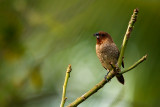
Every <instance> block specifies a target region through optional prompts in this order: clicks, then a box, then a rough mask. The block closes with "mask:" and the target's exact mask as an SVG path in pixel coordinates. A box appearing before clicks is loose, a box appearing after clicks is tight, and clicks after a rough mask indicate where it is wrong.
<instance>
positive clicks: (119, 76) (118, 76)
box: [116, 74, 124, 85]
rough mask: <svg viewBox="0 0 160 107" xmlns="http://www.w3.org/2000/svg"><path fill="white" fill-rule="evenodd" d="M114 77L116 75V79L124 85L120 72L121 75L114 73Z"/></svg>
mask: <svg viewBox="0 0 160 107" xmlns="http://www.w3.org/2000/svg"><path fill="white" fill-rule="evenodd" d="M116 77H117V80H118V81H119V82H120V83H121V84H123V85H124V77H123V75H122V74H121V75H116Z"/></svg>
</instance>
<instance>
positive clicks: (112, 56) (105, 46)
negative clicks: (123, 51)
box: [94, 31, 124, 84]
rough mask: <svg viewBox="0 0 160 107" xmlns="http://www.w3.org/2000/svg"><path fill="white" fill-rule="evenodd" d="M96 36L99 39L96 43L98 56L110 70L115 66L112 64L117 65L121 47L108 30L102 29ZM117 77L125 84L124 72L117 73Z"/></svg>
mask: <svg viewBox="0 0 160 107" xmlns="http://www.w3.org/2000/svg"><path fill="white" fill-rule="evenodd" d="M94 36H95V37H96V40H97V43H96V54H97V57H98V58H99V60H100V62H101V64H102V66H103V67H104V68H105V69H106V70H107V71H109V72H110V71H111V70H112V67H113V66H112V64H113V65H117V62H118V58H119V54H120V52H119V49H118V47H117V46H116V44H115V43H114V41H113V40H112V37H111V36H110V35H109V34H108V33H107V32H104V31H100V32H98V33H95V34H94ZM122 67H123V68H124V62H123V61H122ZM109 72H108V73H109ZM119 72H120V71H119ZM108 73H107V74H108ZM105 77H106V76H105ZM116 77H117V79H118V81H119V82H120V83H122V84H124V77H123V75H122V74H121V75H116ZM105 79H106V78H105Z"/></svg>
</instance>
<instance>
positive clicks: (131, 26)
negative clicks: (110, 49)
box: [118, 9, 139, 68]
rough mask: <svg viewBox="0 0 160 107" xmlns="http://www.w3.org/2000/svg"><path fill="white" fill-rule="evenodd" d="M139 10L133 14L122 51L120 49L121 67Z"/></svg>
mask: <svg viewBox="0 0 160 107" xmlns="http://www.w3.org/2000/svg"><path fill="white" fill-rule="evenodd" d="M138 11H139V10H138V9H134V11H133V15H132V16H131V19H130V21H129V24H128V28H127V31H126V34H125V36H124V39H123V43H122V47H121V51H120V56H119V58H118V66H119V68H120V67H121V64H122V59H123V56H124V51H125V48H126V45H127V42H128V39H129V37H130V34H131V32H132V30H133V27H134V23H135V22H136V19H137V14H138Z"/></svg>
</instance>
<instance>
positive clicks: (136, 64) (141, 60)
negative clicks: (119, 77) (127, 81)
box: [119, 55, 147, 74]
mask: <svg viewBox="0 0 160 107" xmlns="http://www.w3.org/2000/svg"><path fill="white" fill-rule="evenodd" d="M146 59H147V55H145V56H143V57H142V58H141V59H139V60H138V61H137V62H135V63H134V64H133V65H132V66H130V67H129V68H128V69H126V70H124V71H122V72H119V74H124V73H126V72H128V71H130V70H132V69H133V68H135V67H136V66H138V65H139V64H140V63H142V62H143V61H144V60H146Z"/></svg>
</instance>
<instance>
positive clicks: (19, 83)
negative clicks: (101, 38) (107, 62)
mask: <svg viewBox="0 0 160 107" xmlns="http://www.w3.org/2000/svg"><path fill="white" fill-rule="evenodd" d="M137 7H138V8H139V10H140V13H139V16H138V20H137V22H136V24H135V28H134V30H133V32H132V34H131V38H130V40H129V43H128V45H127V49H126V52H125V58H124V60H125V67H126V68H127V67H129V65H131V64H132V63H134V62H135V61H137V60H138V59H139V58H141V56H143V55H144V54H146V53H147V54H148V59H147V61H145V62H144V63H143V64H141V65H140V66H138V67H137V68H135V69H134V70H133V71H131V72H129V73H126V74H125V75H124V76H125V85H124V86H122V85H121V84H119V83H118V82H117V80H116V79H113V80H112V82H110V84H107V86H106V87H104V88H103V89H101V90H100V91H99V92H98V93H96V94H95V95H93V96H92V97H91V98H89V99H88V100H87V101H86V102H84V103H82V104H81V105H80V107H90V106H91V107H106V106H112V107H113V106H114V107H142V106H145V107H158V106H160V102H159V99H160V92H159V90H160V86H159V85H158V84H159V82H160V78H159V75H160V72H159V68H158V67H159V65H160V62H159V54H160V49H159V41H160V36H159V35H160V32H159V29H160V21H159V19H160V13H159V11H160V1H159V0H128V1H127V0H118V1H117V0H99V1H98V0H66V1H64V0H0V60H1V61H0V106H1V107H9V106H12V107H14V106H16V107H17V106H20V107H22V106H24V107H35V106H38V107H57V106H59V104H60V100H61V93H62V85H63V81H64V76H65V71H66V69H65V68H66V67H67V65H68V64H72V68H73V71H72V73H71V77H70V79H69V83H68V89H67V97H68V99H67V102H66V104H69V103H70V102H72V101H73V100H75V99H76V98H77V97H78V96H80V95H82V94H83V93H84V92H86V91H87V90H88V89H90V88H91V87H93V86H94V85H95V84H96V83H98V82H99V81H100V80H101V79H102V78H103V77H104V75H105V74H106V70H104V69H103V67H102V66H101V64H100V62H99V60H98V58H97V56H96V54H95V42H96V40H95V38H94V37H93V36H92V35H93V33H95V32H98V31H100V30H102V31H106V32H108V33H109V34H111V36H112V38H113V40H114V42H115V43H116V44H117V46H118V47H119V48H120V45H121V43H122V40H123V35H124V34H125V31H126V27H127V25H128V21H129V19H130V16H131V14H132V11H133V9H134V8H137Z"/></svg>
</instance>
